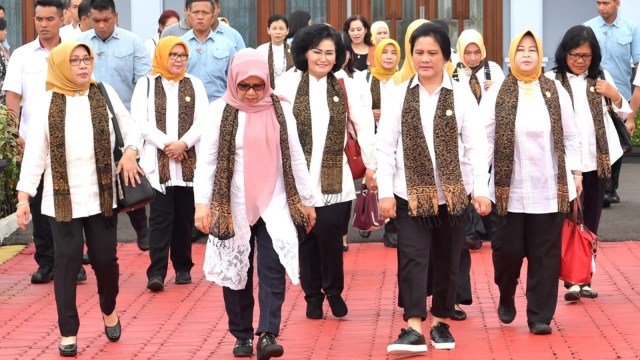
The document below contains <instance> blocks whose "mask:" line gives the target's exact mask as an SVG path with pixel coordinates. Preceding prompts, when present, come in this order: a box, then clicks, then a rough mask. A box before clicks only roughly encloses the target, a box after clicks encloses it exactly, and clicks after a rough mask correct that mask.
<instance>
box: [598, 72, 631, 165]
mask: <svg viewBox="0 0 640 360" xmlns="http://www.w3.org/2000/svg"><path fill="white" fill-rule="evenodd" d="M600 79H601V80H605V78H604V72H601V73H600ZM604 102H605V104H606V105H607V111H608V112H609V116H610V117H611V120H613V125H614V126H615V128H616V133H617V134H618V139H620V146H621V147H622V152H623V153H624V154H626V153H629V152H631V150H633V142H632V141H631V135H629V132H628V131H627V127H626V126H625V124H624V120H622V119H621V118H620V116H618V114H617V113H616V112H615V111H613V106H612V105H611V99H609V98H608V97H606V96H605V97H604ZM633 120H634V119H632V121H633Z"/></svg>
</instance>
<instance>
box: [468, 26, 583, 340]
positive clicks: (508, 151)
mask: <svg viewBox="0 0 640 360" xmlns="http://www.w3.org/2000/svg"><path fill="white" fill-rule="evenodd" d="M542 58H543V57H542V43H541V42H540V40H539V39H538V37H537V36H536V35H535V34H534V33H533V32H532V31H530V30H527V31H525V32H523V33H520V34H518V35H517V36H516V37H515V38H514V39H513V40H512V42H511V47H510V48H509V60H510V64H511V74H509V75H508V76H507V77H506V78H505V79H504V81H503V82H502V83H501V84H496V85H494V86H492V87H491V88H490V89H489V91H488V92H487V93H486V94H485V96H484V97H483V98H482V102H481V104H480V107H481V108H480V114H481V116H482V117H484V118H481V119H479V120H481V121H482V122H483V123H484V124H486V129H487V138H488V140H489V150H490V159H492V160H493V173H492V176H491V182H490V195H491V199H492V200H493V201H494V202H495V205H496V207H495V210H494V211H493V213H492V214H491V216H492V225H493V226H494V233H495V236H494V238H493V239H492V242H491V248H492V249H493V267H494V270H495V282H496V285H498V289H499V290H500V303H499V306H498V317H499V318H500V321H501V322H502V323H504V324H509V323H511V322H512V321H513V320H514V319H515V317H516V306H515V293H516V289H517V285H518V278H519V277H520V268H521V267H522V261H523V259H524V258H525V257H526V258H527V264H528V270H527V281H526V283H527V291H526V299H527V324H528V326H529V331H530V332H531V333H533V334H535V335H545V334H550V333H551V331H552V329H551V327H550V326H549V324H550V323H551V320H552V318H553V315H554V313H555V309H556V303H557V300H558V276H559V272H560V249H561V228H562V220H563V219H564V217H565V215H566V213H567V212H568V211H569V201H570V200H572V199H574V198H575V197H576V195H578V196H579V195H580V192H581V191H582V171H581V168H582V164H581V154H580V141H579V138H578V131H577V128H576V124H575V119H574V113H573V105H572V102H571V98H570V97H569V94H568V93H567V91H566V90H565V89H564V87H563V86H562V85H561V84H560V82H559V81H557V80H551V79H548V78H547V77H545V76H543V75H542ZM569 171H571V172H569Z"/></svg>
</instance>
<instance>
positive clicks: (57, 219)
mask: <svg viewBox="0 0 640 360" xmlns="http://www.w3.org/2000/svg"><path fill="white" fill-rule="evenodd" d="M93 61H94V54H93V51H92V50H91V48H90V47H89V46H88V45H86V44H81V43H78V42H72V41H69V42H64V43H62V44H60V45H58V46H57V47H55V48H54V49H53V50H51V54H49V58H48V60H47V62H48V69H47V82H46V89H47V94H46V97H45V98H44V99H43V102H42V105H43V109H41V111H38V112H37V114H36V116H37V118H34V119H33V120H34V121H33V123H32V125H31V126H30V127H29V142H28V143H27V145H26V148H25V151H24V157H23V160H22V167H21V170H20V181H19V182H18V185H17V186H16V189H17V190H18V204H17V211H16V217H17V220H18V226H19V227H20V228H21V229H23V230H24V228H25V226H26V224H27V223H28V221H29V213H30V208H29V197H33V196H35V195H36V191H37V189H38V184H40V181H41V178H43V173H44V178H43V179H44V180H43V184H44V185H43V190H42V215H45V216H47V217H48V218H49V224H50V225H51V234H52V235H53V244H54V246H55V258H54V273H55V277H54V292H55V299H56V306H57V310H58V324H59V326H60V335H61V336H62V338H61V340H60V345H59V347H58V350H59V352H60V355H61V356H70V357H71V356H76V354H77V352H78V345H77V335H78V330H79V328H80V318H79V314H78V309H77V306H76V281H77V279H78V272H79V271H80V268H81V267H82V250H83V248H84V234H86V235H87V236H86V237H87V249H88V254H89V258H90V262H91V267H92V268H93V270H94V271H95V274H96V280H97V282H98V292H99V298H100V311H101V312H102V317H103V321H104V332H105V335H106V337H107V339H108V340H109V341H112V342H115V341H118V340H119V339H120V334H121V331H122V329H121V325H120V319H119V317H118V313H117V311H116V297H117V295H118V279H119V266H118V257H117V254H116V246H117V233H116V231H117V227H118V216H117V215H118V214H117V212H116V210H115V208H116V197H115V189H114V186H113V184H114V183H115V180H114V176H115V174H116V172H118V173H119V172H121V171H124V173H125V178H126V179H125V182H127V183H128V182H137V183H139V179H138V174H141V173H142V171H141V170H140V168H139V167H138V166H137V164H136V154H137V152H138V150H137V147H138V146H139V144H138V142H139V138H140V136H139V134H138V132H137V130H136V127H135V124H133V122H132V121H131V117H130V116H129V112H128V111H127V109H126V108H125V107H124V105H123V104H122V101H120V98H118V94H117V93H116V92H115V90H113V88H112V87H110V86H109V85H106V84H105V85H104V86H105V92H104V93H103V92H102V91H101V90H100V89H99V87H98V86H96V84H95V80H93V79H92V78H91V73H92V71H93ZM105 94H107V95H108V98H109V99H110V101H111V103H112V105H113V108H114V112H115V114H110V113H109V111H108V108H107V105H106V101H105ZM112 117H115V118H116V120H117V122H118V127H119V128H120V130H121V132H122V137H123V139H124V144H125V149H124V154H123V156H122V158H121V159H120V161H119V163H118V166H117V168H116V166H115V164H114V161H113V149H114V143H115V133H114V131H113V127H112V126H111V121H112V120H111V118H112ZM91 337H92V339H93V340H95V336H93V335H92V336H91Z"/></svg>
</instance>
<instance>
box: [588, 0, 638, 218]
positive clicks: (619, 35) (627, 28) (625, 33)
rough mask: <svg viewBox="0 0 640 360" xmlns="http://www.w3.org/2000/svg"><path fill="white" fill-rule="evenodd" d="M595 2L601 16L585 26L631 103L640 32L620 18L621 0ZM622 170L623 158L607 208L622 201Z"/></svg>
mask: <svg viewBox="0 0 640 360" xmlns="http://www.w3.org/2000/svg"><path fill="white" fill-rule="evenodd" d="M596 3H597V5H598V14H600V16H596V17H595V18H593V19H591V20H589V21H587V22H585V23H584V25H586V26H589V27H591V28H592V29H593V32H594V33H595V34H596V37H597V38H598V43H600V50H601V52H602V62H601V65H602V67H603V68H605V69H607V71H609V73H610V74H611V76H612V77H613V80H614V81H615V83H616V87H617V88H618V90H619V91H620V94H622V96H624V98H625V99H627V100H629V99H631V80H632V79H631V73H632V67H636V68H637V65H638V62H639V61H640V29H639V28H638V26H637V25H636V24H635V23H634V22H633V21H631V20H628V19H626V18H623V17H621V16H618V9H619V8H620V0H596ZM638 96H640V93H639V94H638ZM637 107H638V104H636V107H634V101H633V100H632V101H631V109H632V110H637ZM631 116H635V111H634V112H633V113H632V114H631V115H630V117H629V121H627V123H628V125H627V127H628V128H629V130H630V131H633V128H632V127H631V126H630V125H631V124H634V122H633V118H632V117H631ZM621 167H622V158H620V159H619V160H618V161H616V162H615V163H614V164H613V165H612V166H611V172H612V174H611V189H610V190H609V191H606V192H605V195H604V205H603V206H604V207H609V206H610V204H612V203H614V204H615V203H619V202H620V197H619V196H618V191H617V189H618V182H619V178H620V168H621Z"/></svg>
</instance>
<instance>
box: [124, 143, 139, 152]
mask: <svg viewBox="0 0 640 360" xmlns="http://www.w3.org/2000/svg"><path fill="white" fill-rule="evenodd" d="M129 149H131V150H133V151H135V152H136V154H137V153H138V148H137V147H135V146H133V145H127V147H126V148H124V151H127V150H129Z"/></svg>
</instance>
